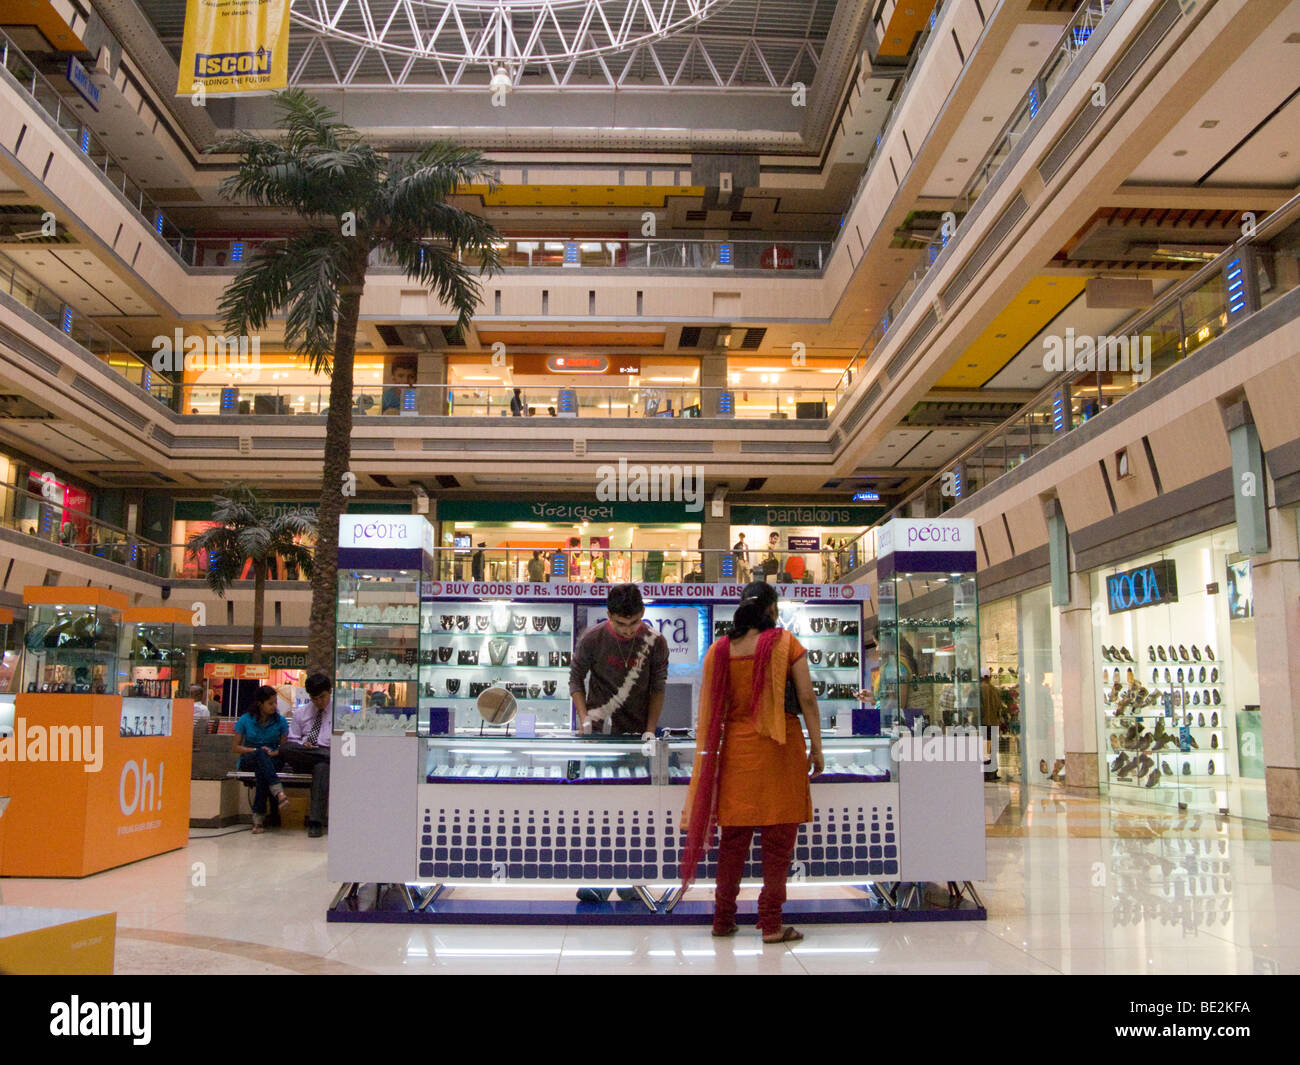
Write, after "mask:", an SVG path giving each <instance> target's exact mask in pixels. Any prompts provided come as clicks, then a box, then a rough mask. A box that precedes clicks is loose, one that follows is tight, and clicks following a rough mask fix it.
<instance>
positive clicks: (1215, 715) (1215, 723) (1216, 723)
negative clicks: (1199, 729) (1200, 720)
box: [1210, 710, 1219, 728]
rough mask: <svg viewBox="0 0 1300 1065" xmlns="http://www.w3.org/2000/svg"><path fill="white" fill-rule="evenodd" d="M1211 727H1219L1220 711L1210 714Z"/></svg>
mask: <svg viewBox="0 0 1300 1065" xmlns="http://www.w3.org/2000/svg"><path fill="white" fill-rule="evenodd" d="M1210 727H1211V728H1218V727H1219V711H1217V710H1216V711H1214V713H1212V714H1211V715H1210Z"/></svg>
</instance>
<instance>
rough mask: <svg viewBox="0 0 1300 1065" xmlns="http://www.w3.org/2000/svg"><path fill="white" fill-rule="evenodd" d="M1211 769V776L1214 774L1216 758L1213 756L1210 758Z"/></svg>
mask: <svg viewBox="0 0 1300 1065" xmlns="http://www.w3.org/2000/svg"><path fill="white" fill-rule="evenodd" d="M1209 770H1210V776H1214V759H1213V758H1211V759H1210V765H1209Z"/></svg>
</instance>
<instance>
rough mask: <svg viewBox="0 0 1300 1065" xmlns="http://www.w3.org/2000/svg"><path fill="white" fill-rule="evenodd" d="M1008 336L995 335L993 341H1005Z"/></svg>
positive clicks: (1003, 334)
mask: <svg viewBox="0 0 1300 1065" xmlns="http://www.w3.org/2000/svg"><path fill="white" fill-rule="evenodd" d="M1006 336H1007V335H1006V333H995V334H994V336H993V339H994V340H1005V339H1006Z"/></svg>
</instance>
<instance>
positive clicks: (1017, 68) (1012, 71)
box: [1011, 67, 1025, 74]
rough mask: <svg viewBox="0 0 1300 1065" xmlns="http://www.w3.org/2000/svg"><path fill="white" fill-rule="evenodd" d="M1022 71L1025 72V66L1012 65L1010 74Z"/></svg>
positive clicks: (1021, 72)
mask: <svg viewBox="0 0 1300 1065" xmlns="http://www.w3.org/2000/svg"><path fill="white" fill-rule="evenodd" d="M1024 72H1025V68H1024V67H1012V68H1011V73H1012V74H1023V73H1024Z"/></svg>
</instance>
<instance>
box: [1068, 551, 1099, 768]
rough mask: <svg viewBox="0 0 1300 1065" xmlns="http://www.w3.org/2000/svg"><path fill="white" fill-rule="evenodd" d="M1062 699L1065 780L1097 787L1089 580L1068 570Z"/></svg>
mask: <svg viewBox="0 0 1300 1065" xmlns="http://www.w3.org/2000/svg"><path fill="white" fill-rule="evenodd" d="M1060 609H1061V703H1062V713H1063V716H1064V727H1065V783H1066V786H1067V787H1071V788H1088V789H1091V790H1096V788H1097V774H1098V769H1097V690H1096V677H1095V675H1094V674H1095V670H1094V669H1093V662H1094V661H1096V658H1095V653H1094V647H1095V644H1096V640H1097V629H1096V627H1095V626H1094V625H1093V612H1092V582H1091V581H1090V580H1089V579H1088V576H1087V575H1086V574H1081V573H1072V574H1070V605H1069V606H1066V607H1061V608H1060Z"/></svg>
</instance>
